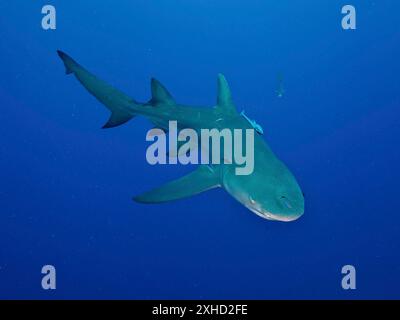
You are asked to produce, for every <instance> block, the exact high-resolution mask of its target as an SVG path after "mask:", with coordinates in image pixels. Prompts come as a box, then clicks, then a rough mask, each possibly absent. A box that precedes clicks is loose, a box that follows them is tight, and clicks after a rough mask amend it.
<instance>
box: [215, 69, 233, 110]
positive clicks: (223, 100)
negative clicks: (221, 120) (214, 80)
mask: <svg viewBox="0 0 400 320" xmlns="http://www.w3.org/2000/svg"><path fill="white" fill-rule="evenodd" d="M216 107H217V109H219V110H220V111H222V112H223V113H227V114H236V113H237V111H236V108H235V105H234V104H233V101H232V95H231V90H230V89H229V85H228V82H227V81H226V79H225V77H224V75H223V74H221V73H219V74H218V96H217V106H216Z"/></svg>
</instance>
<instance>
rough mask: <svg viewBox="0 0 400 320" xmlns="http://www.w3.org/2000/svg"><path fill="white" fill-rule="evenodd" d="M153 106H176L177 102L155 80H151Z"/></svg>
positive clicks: (151, 101)
mask: <svg viewBox="0 0 400 320" xmlns="http://www.w3.org/2000/svg"><path fill="white" fill-rule="evenodd" d="M150 103H151V104H152V105H155V106H157V105H159V104H163V105H170V106H173V105H175V104H176V103H175V100H174V98H172V95H171V94H170V93H169V92H168V90H167V89H166V88H165V87H164V86H163V85H162V84H161V82H160V81H158V80H157V79H155V78H152V79H151V100H150Z"/></svg>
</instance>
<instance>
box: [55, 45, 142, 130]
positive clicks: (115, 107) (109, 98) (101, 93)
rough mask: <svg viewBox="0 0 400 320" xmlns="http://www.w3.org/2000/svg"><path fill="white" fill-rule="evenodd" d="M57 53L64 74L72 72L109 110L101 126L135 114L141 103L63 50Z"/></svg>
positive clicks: (123, 120)
mask: <svg viewBox="0 0 400 320" xmlns="http://www.w3.org/2000/svg"><path fill="white" fill-rule="evenodd" d="M57 53H58V55H59V56H60V58H61V60H62V61H63V62H64V65H65V70H66V71H65V72H66V74H71V73H73V74H74V75H75V77H76V78H77V79H78V80H79V82H80V83H81V84H82V85H83V86H84V87H85V88H86V89H87V90H88V91H89V92H90V93H91V94H92V95H93V96H95V97H96V99H97V100H99V101H100V102H101V103H102V104H104V105H105V106H106V107H107V108H108V109H109V110H110V111H111V116H110V118H109V120H108V121H107V123H106V124H105V125H104V126H103V128H112V127H116V126H119V125H121V124H123V123H125V122H127V121H129V120H130V119H132V118H133V117H134V116H135V115H136V114H137V110H139V108H140V107H141V104H139V103H137V102H136V101H134V100H133V99H132V98H131V97H129V96H127V95H126V94H124V93H123V92H121V91H119V90H117V89H115V88H114V87H112V86H111V85H109V84H108V83H106V82H104V81H103V80H101V79H99V78H97V77H96V76H95V75H93V74H91V73H90V72H89V71H87V70H86V69H85V68H83V67H82V66H81V65H79V64H78V63H77V62H76V61H75V60H73V59H72V58H71V57H70V56H68V55H67V54H65V53H64V52H62V51H59V50H58V51H57Z"/></svg>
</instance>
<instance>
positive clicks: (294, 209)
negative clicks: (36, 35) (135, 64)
mask: <svg viewBox="0 0 400 320" xmlns="http://www.w3.org/2000/svg"><path fill="white" fill-rule="evenodd" d="M58 55H59V56H60V58H61V59H62V60H63V62H64V64H65V67H66V73H67V74H71V73H73V74H74V75H75V77H76V78H77V79H78V80H79V82H80V83H81V84H82V85H83V86H84V87H85V88H86V89H87V90H88V91H89V92H90V93H91V94H92V95H93V96H95V97H96V98H97V100H99V101H100V102H101V103H102V104H104V105H105V106H106V107H107V108H108V109H109V110H110V111H111V116H110V118H109V120H108V122H107V123H106V124H105V125H104V127H103V128H112V127H116V126H119V125H121V124H123V123H125V122H127V121H129V120H130V119H132V118H133V117H135V116H137V115H142V116H145V117H147V118H148V119H149V120H150V121H151V122H152V123H153V124H154V125H155V126H156V127H158V128H162V129H167V128H168V123H169V121H177V124H178V129H184V128H192V129H194V130H196V131H200V130H201V129H212V128H216V129H218V130H222V129H226V128H227V129H230V130H233V129H250V128H252V126H251V123H249V121H248V119H246V118H245V117H243V116H242V115H240V114H239V113H238V112H237V110H236V108H235V106H234V104H233V101H232V97H231V93H230V89H229V86H228V84H227V82H226V80H225V77H224V76H223V75H221V74H219V75H218V98H217V104H216V106H215V107H213V108H204V107H191V106H185V105H180V104H177V103H176V102H175V101H174V99H173V98H172V96H171V94H170V93H169V92H168V91H167V89H166V88H165V87H164V86H163V85H162V84H161V83H160V82H158V81H157V80H155V79H152V80H151V93H152V98H151V100H150V101H149V102H147V103H139V102H136V101H135V100H133V99H132V98H131V97H129V96H128V95H126V94H124V93H123V92H121V91H119V90H117V89H115V88H114V87H112V86H111V85H109V84H107V83H106V82H104V81H103V80H100V79H99V78H97V77H96V76H95V75H93V74H91V73H90V72H88V71H87V70H86V69H85V68H83V67H82V66H81V65H79V64H78V63H77V62H75V61H74V60H73V59H72V58H71V57H69V56H68V55H67V54H65V53H63V52H61V51H58ZM236 167H237V165H236V164H235V163H234V162H233V163H229V164H224V161H221V164H219V165H199V166H198V168H197V169H196V170H195V171H193V172H191V173H189V174H188V175H186V176H184V177H181V178H179V179H177V180H174V181H172V182H169V183H167V184H165V185H163V186H161V187H159V188H156V189H154V190H151V191H148V192H146V193H144V194H141V195H139V196H136V197H134V200H135V201H137V202H140V203H159V202H166V201H171V200H177V199H181V198H185V197H189V196H192V195H195V194H198V193H200V192H203V191H206V190H209V189H213V188H217V187H221V188H224V189H225V190H226V191H227V192H228V193H229V194H230V195H231V196H233V197H234V198H235V199H237V200H238V201H239V202H240V203H242V204H243V205H244V206H245V207H247V208H248V209H250V210H251V211H253V212H254V213H256V214H257V215H259V216H260V217H262V218H265V219H268V220H278V221H293V220H296V219H297V218H299V217H300V216H301V215H302V214H303V213H304V197H303V193H302V191H301V189H300V187H299V185H298V183H297V181H296V179H295V178H294V176H293V175H292V173H291V172H290V171H289V170H288V168H287V167H286V166H285V165H284V164H283V163H282V162H281V161H280V160H279V159H278V158H277V157H276V156H275V155H274V153H273V152H272V151H271V149H270V148H269V147H268V145H267V144H266V142H265V141H264V139H263V137H262V135H260V134H255V136H254V171H253V173H251V174H250V175H237V174H236V173H235V168H236Z"/></svg>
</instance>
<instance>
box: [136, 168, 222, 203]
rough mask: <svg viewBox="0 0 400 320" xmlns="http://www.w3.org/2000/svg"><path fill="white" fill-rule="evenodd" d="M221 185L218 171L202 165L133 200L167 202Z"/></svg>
mask: <svg viewBox="0 0 400 320" xmlns="http://www.w3.org/2000/svg"><path fill="white" fill-rule="evenodd" d="M219 186H220V179H219V175H218V173H217V172H215V171H214V170H213V169H212V168H210V167H208V166H205V165H201V166H199V167H198V168H197V169H196V170H195V171H193V172H191V173H189V174H188V175H186V176H183V177H182V178H179V179H177V180H174V181H171V182H169V183H167V184H165V185H163V186H161V187H159V188H156V189H154V190H151V191H148V192H145V193H143V194H141V195H139V196H136V197H134V198H133V200H135V201H136V202H141V203H160V202H167V201H171V200H177V199H182V198H186V197H190V196H192V195H195V194H198V193H201V192H203V191H207V190H210V189H213V188H216V187H219Z"/></svg>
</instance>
